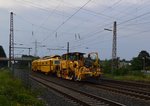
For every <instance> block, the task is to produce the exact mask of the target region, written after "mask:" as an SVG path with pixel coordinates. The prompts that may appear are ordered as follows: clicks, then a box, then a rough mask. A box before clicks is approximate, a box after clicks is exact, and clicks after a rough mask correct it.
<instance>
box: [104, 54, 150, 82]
mask: <svg viewBox="0 0 150 106" xmlns="http://www.w3.org/2000/svg"><path fill="white" fill-rule="evenodd" d="M121 63H122V64H121ZM102 69H103V73H104V76H105V77H108V78H112V79H116V80H129V81H140V82H148V83H150V73H148V72H150V55H149V53H148V52H147V51H141V52H140V53H139V55H138V56H137V57H134V58H133V59H132V60H130V61H126V60H125V59H123V60H119V61H118V68H117V69H114V70H111V60H105V61H103V63H102Z"/></svg>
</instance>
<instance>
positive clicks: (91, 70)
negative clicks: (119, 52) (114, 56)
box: [57, 52, 102, 81]
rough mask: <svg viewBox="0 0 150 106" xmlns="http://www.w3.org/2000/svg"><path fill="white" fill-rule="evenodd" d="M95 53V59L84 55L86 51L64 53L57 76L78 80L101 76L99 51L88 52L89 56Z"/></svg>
mask: <svg viewBox="0 0 150 106" xmlns="http://www.w3.org/2000/svg"><path fill="white" fill-rule="evenodd" d="M93 54H94V55H95V58H93V59H90V57H89V59H88V58H86V57H84V53H80V52H73V53H67V54H63V55H62V58H61V62H60V70H58V71H57V76H58V77H62V78H65V79H70V80H72V79H73V80H78V81H80V80H84V79H87V78H99V77H100V76H101V74H102V73H101V69H100V64H99V60H98V53H95V52H93V53H90V54H88V56H90V55H93ZM88 62H89V63H88Z"/></svg>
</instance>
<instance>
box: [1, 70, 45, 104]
mask: <svg viewBox="0 0 150 106" xmlns="http://www.w3.org/2000/svg"><path fill="white" fill-rule="evenodd" d="M37 96H38V95H37V94H36V93H35V92H33V91H31V90H29V89H26V88H25V87H24V86H23V84H22V83H21V81H20V80H18V79H16V78H14V77H13V76H12V75H11V74H10V72H9V71H8V70H6V69H0V106H44V102H43V101H42V100H39V99H37Z"/></svg>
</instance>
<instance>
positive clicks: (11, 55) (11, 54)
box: [8, 12, 14, 68]
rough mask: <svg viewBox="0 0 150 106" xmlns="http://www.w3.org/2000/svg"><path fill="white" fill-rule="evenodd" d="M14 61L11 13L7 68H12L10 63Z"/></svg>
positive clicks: (11, 15)
mask: <svg viewBox="0 0 150 106" xmlns="http://www.w3.org/2000/svg"><path fill="white" fill-rule="evenodd" d="M13 60H14V25H13V12H11V13H10V35H9V64H8V65H9V68H10V67H11V66H12V64H11V62H12V61H13Z"/></svg>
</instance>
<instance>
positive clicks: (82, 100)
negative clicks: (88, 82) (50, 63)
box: [30, 75, 124, 106]
mask: <svg viewBox="0 0 150 106" xmlns="http://www.w3.org/2000/svg"><path fill="white" fill-rule="evenodd" d="M30 78H31V79H32V80H35V81H37V82H38V83H40V84H42V85H44V86H46V87H47V88H50V89H53V90H55V91H56V92H58V93H60V94H62V95H64V96H65V97H68V98H69V99H71V100H73V101H75V102H77V103H79V104H80V105H83V106H124V105H123V104H120V103H118V102H115V101H111V100H109V99H106V98H102V97H99V96H96V95H93V94H90V93H87V92H84V91H81V90H77V89H73V88H71V87H67V86H64V85H60V84H58V83H56V82H53V81H50V80H48V79H46V78H43V77H39V76H38V77H36V76H33V75H30Z"/></svg>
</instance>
